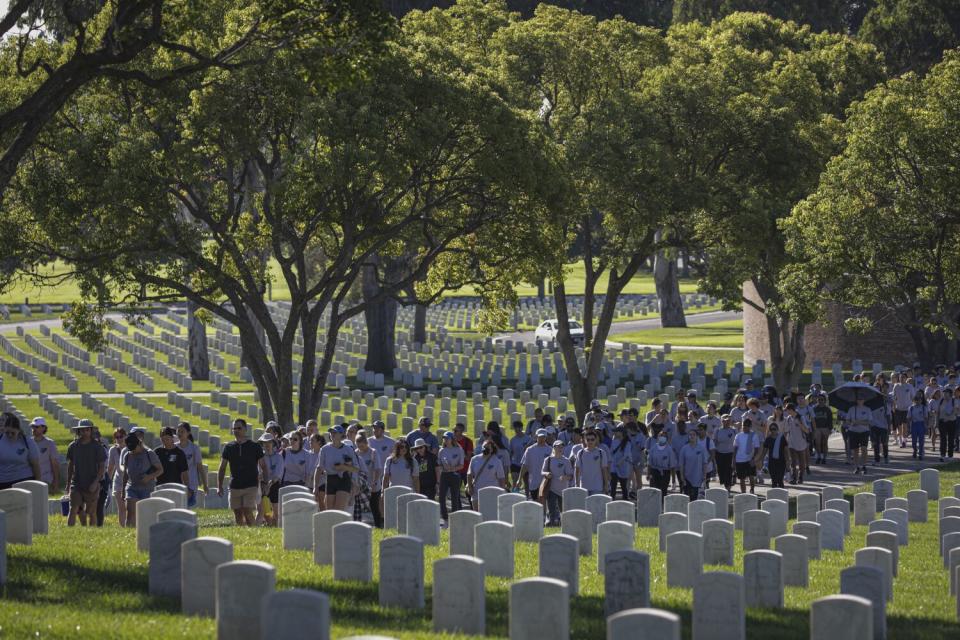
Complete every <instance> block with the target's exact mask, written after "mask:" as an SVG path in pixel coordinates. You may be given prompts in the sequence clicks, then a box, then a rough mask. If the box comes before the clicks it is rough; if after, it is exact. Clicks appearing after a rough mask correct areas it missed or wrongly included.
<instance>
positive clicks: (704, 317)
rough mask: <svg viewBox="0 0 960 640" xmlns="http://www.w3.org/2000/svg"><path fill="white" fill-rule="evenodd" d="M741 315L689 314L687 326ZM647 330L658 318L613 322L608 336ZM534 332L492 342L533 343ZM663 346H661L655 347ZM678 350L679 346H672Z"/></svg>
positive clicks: (656, 324) (657, 323) (657, 324)
mask: <svg viewBox="0 0 960 640" xmlns="http://www.w3.org/2000/svg"><path fill="white" fill-rule="evenodd" d="M742 318H743V313H741V312H740V311H707V312H706V313H691V314H689V315H687V325H688V326H694V325H700V324H709V323H711V322H725V321H728V320H740V319H742ZM647 329H660V318H645V319H642V320H627V321H625V322H614V323H613V324H612V325H611V326H610V335H611V336H615V335H619V334H624V333H633V332H634V331H645V330H647ZM535 333H536V332H534V331H519V332H515V333H504V334H501V335H498V336H495V337H494V341H497V342H499V341H505V340H512V341H514V342H525V343H530V342H533V341H534V335H535ZM607 345H608V346H611V347H614V348H616V347H618V346H620V345H619V343H617V342H611V341H610V340H607ZM655 346H663V345H655ZM674 346H677V347H678V348H679V345H674ZM683 348H684V349H693V348H695V347H683ZM702 348H703V349H705V350H709V349H716V348H718V347H702Z"/></svg>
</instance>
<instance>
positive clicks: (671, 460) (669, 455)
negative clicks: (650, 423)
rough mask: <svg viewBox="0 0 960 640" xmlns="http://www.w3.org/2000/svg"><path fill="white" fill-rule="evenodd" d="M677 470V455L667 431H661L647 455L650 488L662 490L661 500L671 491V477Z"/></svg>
mask: <svg viewBox="0 0 960 640" xmlns="http://www.w3.org/2000/svg"><path fill="white" fill-rule="evenodd" d="M676 468H677V453H676V452H675V451H674V449H673V447H672V446H670V443H669V441H668V440H667V434H666V432H665V431H660V432H659V433H658V434H657V435H656V437H655V439H654V441H653V444H652V445H651V446H650V447H649V450H648V453H647V472H648V473H649V478H648V480H649V482H650V486H651V487H654V488H655V489H660V494H661V500H662V499H663V498H665V497H666V495H667V493H668V492H669V491H670V476H671V475H673V470H674V469H676Z"/></svg>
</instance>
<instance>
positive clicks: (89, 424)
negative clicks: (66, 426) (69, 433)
mask: <svg viewBox="0 0 960 640" xmlns="http://www.w3.org/2000/svg"><path fill="white" fill-rule="evenodd" d="M70 428H71V429H93V421H92V420H90V418H81V419H80V420H79V421H78V422H77V424H76V425H75V426H73V427H70Z"/></svg>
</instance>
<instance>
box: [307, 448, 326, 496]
mask: <svg viewBox="0 0 960 640" xmlns="http://www.w3.org/2000/svg"><path fill="white" fill-rule="evenodd" d="M325 444H327V441H326V439H324V437H323V435H322V434H319V433H312V434H311V435H310V452H309V454H307V455H308V457H307V480H308V482H309V484H308V486H309V487H310V489H311V490H312V491H313V498H314V500H316V502H317V508H318V509H319V510H320V511H323V509H324V507H326V498H327V494H326V491H325V490H324V483H326V480H327V479H326V476H325V475H324V474H323V469H322V468H320V466H319V464H320V450H321V449H322V448H323V445H325ZM318 471H319V473H318ZM318 483H319V484H318Z"/></svg>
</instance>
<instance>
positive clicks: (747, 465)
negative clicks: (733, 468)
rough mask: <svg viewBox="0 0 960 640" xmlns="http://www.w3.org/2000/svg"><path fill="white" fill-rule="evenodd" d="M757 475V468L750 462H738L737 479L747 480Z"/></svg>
mask: <svg viewBox="0 0 960 640" xmlns="http://www.w3.org/2000/svg"><path fill="white" fill-rule="evenodd" d="M755 475H757V468H756V467H755V466H753V463H752V462H738V463H737V477H738V478H749V477H751V476H755Z"/></svg>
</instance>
